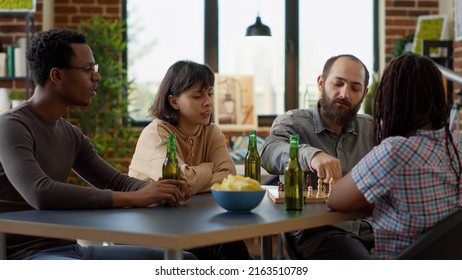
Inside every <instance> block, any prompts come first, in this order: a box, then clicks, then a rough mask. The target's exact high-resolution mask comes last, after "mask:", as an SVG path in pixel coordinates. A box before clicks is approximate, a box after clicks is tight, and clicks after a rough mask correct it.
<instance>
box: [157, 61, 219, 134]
mask: <svg viewBox="0 0 462 280" xmlns="http://www.w3.org/2000/svg"><path fill="white" fill-rule="evenodd" d="M214 82H215V76H214V74H213V71H212V69H210V67H209V66H207V65H204V64H199V63H196V62H192V61H188V60H180V61H177V62H175V63H174V64H173V65H172V66H170V68H168V70H167V73H166V74H165V77H164V79H163V80H162V82H161V83H160V86H159V90H158V92H157V96H156V98H155V99H154V102H153V104H152V106H151V108H150V109H149V114H150V115H151V116H153V117H155V118H158V119H161V120H163V121H166V122H168V123H170V124H172V125H177V124H178V122H179V118H180V117H179V114H178V111H177V110H175V109H173V108H172V106H171V105H170V102H169V101H168V96H169V95H173V96H174V97H178V96H179V95H180V94H181V93H182V92H184V91H185V90H188V89H189V88H191V87H193V86H196V85H197V86H199V87H200V88H201V89H202V90H207V89H209V88H210V87H213V84H214Z"/></svg>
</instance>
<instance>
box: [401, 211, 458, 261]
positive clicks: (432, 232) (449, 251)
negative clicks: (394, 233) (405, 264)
mask: <svg viewBox="0 0 462 280" xmlns="http://www.w3.org/2000/svg"><path fill="white" fill-rule="evenodd" d="M397 259H402V260H462V210H458V211H457V212H456V213H454V214H452V215H451V216H449V217H447V218H446V219H444V220H443V221H441V222H439V223H437V224H436V225H435V226H433V227H432V228H430V229H429V230H428V231H427V232H425V233H424V234H423V235H422V236H420V237H419V238H418V239H417V240H416V241H415V242H414V243H412V244H411V246H409V247H408V248H407V249H406V250H404V251H403V252H401V254H399V255H398V257H397Z"/></svg>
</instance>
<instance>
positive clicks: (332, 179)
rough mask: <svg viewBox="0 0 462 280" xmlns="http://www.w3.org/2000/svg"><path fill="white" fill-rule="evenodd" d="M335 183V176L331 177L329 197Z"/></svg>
mask: <svg viewBox="0 0 462 280" xmlns="http://www.w3.org/2000/svg"><path fill="white" fill-rule="evenodd" d="M334 183H335V182H334V178H332V177H331V178H330V180H329V190H328V193H327V197H329V195H330V192H331V191H332V187H333V186H334Z"/></svg>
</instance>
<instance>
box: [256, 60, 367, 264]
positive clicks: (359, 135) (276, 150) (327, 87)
mask: <svg viewBox="0 0 462 280" xmlns="http://www.w3.org/2000/svg"><path fill="white" fill-rule="evenodd" d="M368 84H369V72H368V70H367V68H366V66H365V65H364V63H363V62H361V60H359V59H358V58H357V57H355V56H353V55H350V54H342V55H338V56H334V57H331V58H330V59H328V60H327V61H326V63H325V64H324V68H323V71H322V74H321V75H320V76H319V77H318V79H317V85H318V89H319V91H320V93H321V98H320V100H319V101H318V104H317V105H315V106H314V107H312V108H309V109H295V110H291V111H288V112H286V113H284V114H282V115H280V116H278V117H277V118H276V119H275V120H274V122H273V125H272V127H271V131H270V135H269V136H268V137H266V139H265V144H264V146H263V150H262V155H261V164H262V167H263V168H265V169H266V170H267V171H268V172H269V173H270V174H277V175H282V174H284V170H285V168H286V166H287V164H288V163H289V139H290V136H291V135H293V134H297V135H298V136H299V141H300V148H299V161H300V165H301V167H302V169H303V170H304V171H305V172H306V173H307V174H310V177H311V182H307V183H310V184H311V186H313V187H316V186H317V180H318V178H320V179H322V180H323V181H324V182H325V183H328V182H329V180H330V179H331V178H333V179H334V180H338V179H340V178H341V177H342V176H343V175H345V174H346V173H348V172H349V171H350V170H351V169H352V168H353V166H354V165H355V164H356V163H357V162H359V160H360V159H361V158H362V157H363V156H365V155H366V154H367V153H368V152H369V151H370V150H371V149H372V146H373V142H372V140H373V119H372V117H371V116H369V115H363V114H358V110H359V108H360V107H361V103H362V101H363V100H364V98H365V96H366V94H367V92H368ZM286 237H287V239H288V241H289V242H292V243H293V244H294V247H296V249H297V254H298V255H299V256H300V257H301V258H303V259H368V258H370V253H369V250H370V249H371V248H372V247H373V236H372V230H371V227H370V223H369V222H368V221H367V220H357V221H348V222H343V223H340V224H336V225H328V226H322V227H318V228H314V229H305V230H299V231H296V232H291V233H286Z"/></svg>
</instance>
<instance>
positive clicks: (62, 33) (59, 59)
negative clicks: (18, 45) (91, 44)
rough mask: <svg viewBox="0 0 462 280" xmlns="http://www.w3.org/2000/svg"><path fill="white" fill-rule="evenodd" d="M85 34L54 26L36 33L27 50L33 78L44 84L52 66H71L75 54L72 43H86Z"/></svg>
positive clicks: (36, 81) (39, 83)
mask: <svg viewBox="0 0 462 280" xmlns="http://www.w3.org/2000/svg"><path fill="white" fill-rule="evenodd" d="M86 43H87V41H86V38H85V35H83V34H82V33H79V32H77V31H75V30H71V29H65V28H53V29H50V30H47V31H41V32H39V33H37V35H35V37H34V38H33V39H32V42H31V43H30V45H29V47H28V48H27V51H26V58H27V62H28V63H29V66H30V69H31V73H32V78H33V79H34V81H35V83H37V84H38V85H41V86H43V85H44V84H45V83H46V81H47V80H48V77H49V75H50V71H51V69H52V68H54V67H57V68H64V67H68V66H70V65H69V64H70V61H71V59H72V57H73V56H74V55H75V53H74V50H73V49H72V47H71V44H86Z"/></svg>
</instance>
